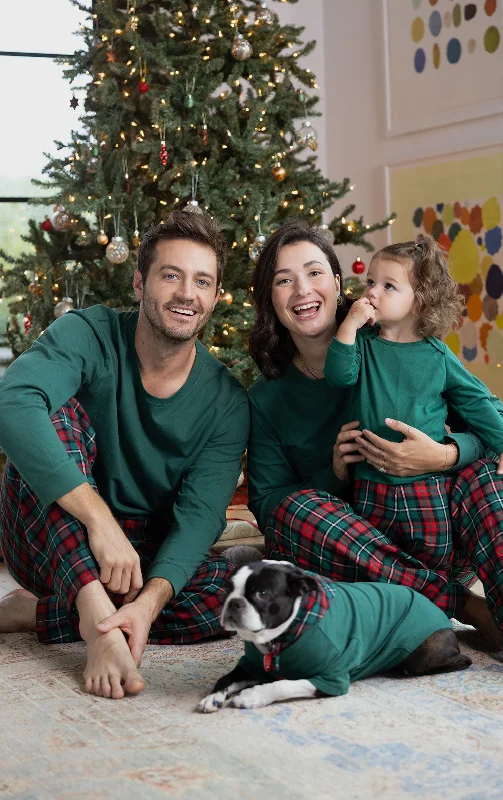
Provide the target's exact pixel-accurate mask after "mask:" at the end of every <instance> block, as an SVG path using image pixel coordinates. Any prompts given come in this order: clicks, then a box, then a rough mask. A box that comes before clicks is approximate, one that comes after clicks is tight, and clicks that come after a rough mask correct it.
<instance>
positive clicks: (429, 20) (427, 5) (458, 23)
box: [382, 0, 503, 136]
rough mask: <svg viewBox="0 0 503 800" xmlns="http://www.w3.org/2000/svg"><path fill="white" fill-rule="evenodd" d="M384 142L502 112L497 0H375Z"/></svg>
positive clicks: (501, 17) (501, 7) (502, 22)
mask: <svg viewBox="0 0 503 800" xmlns="http://www.w3.org/2000/svg"><path fill="white" fill-rule="evenodd" d="M382 2H383V10H384V46H385V66H386V100H387V132H388V134H389V135H390V136H394V135H397V134H401V133H407V132H409V131H417V130H422V129H425V128H432V127H436V126H438V125H447V124H450V123H455V122H460V121H461V120H466V119H474V118H477V117H483V116H489V115H492V114H497V113H501V112H503V42H502V41H501V38H502V34H503V0H474V2H471V3H469V2H463V3H458V2H454V0H382Z"/></svg>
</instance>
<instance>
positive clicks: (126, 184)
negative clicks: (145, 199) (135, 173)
mask: <svg viewBox="0 0 503 800" xmlns="http://www.w3.org/2000/svg"><path fill="white" fill-rule="evenodd" d="M124 191H125V192H126V194H131V181H130V180H129V171H128V166H127V161H126V159H124Z"/></svg>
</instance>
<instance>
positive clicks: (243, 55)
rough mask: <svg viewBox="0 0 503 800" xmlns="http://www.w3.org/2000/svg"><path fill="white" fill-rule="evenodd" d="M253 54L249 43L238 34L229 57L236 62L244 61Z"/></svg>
mask: <svg viewBox="0 0 503 800" xmlns="http://www.w3.org/2000/svg"><path fill="white" fill-rule="evenodd" d="M252 53H253V47H252V46H251V44H250V42H249V41H247V39H245V37H244V36H243V34H242V33H238V34H237V35H236V36H235V37H234V41H233V43H232V47H231V55H232V57H233V58H235V59H236V61H246V60H247V59H248V58H250V56H251V54H252Z"/></svg>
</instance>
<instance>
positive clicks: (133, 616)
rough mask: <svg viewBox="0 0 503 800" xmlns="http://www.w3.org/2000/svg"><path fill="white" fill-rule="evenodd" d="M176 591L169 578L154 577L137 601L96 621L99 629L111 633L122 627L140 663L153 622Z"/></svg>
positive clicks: (134, 655) (133, 653)
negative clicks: (114, 629)
mask: <svg viewBox="0 0 503 800" xmlns="http://www.w3.org/2000/svg"><path fill="white" fill-rule="evenodd" d="M173 595H174V591H173V587H172V585H171V583H170V582H169V581H167V580H164V578H151V579H150V580H149V581H147V583H146V586H145V588H144V589H143V591H142V593H141V594H140V595H139V597H137V599H136V600H135V601H134V602H133V603H128V604H127V605H123V606H122V608H119V609H118V610H117V611H116V612H115V614H111V615H110V616H109V617H106V619H103V620H102V621H101V622H99V623H98V624H97V625H96V630H98V631H99V632H100V633H107V631H111V630H112V629H113V628H120V629H121V631H122V632H123V633H125V634H126V635H127V636H128V645H129V649H130V650H131V655H132V656H133V658H134V660H135V662H136V665H137V666H138V667H139V666H140V662H141V659H142V656H143V653H144V652H145V647H146V646H147V641H148V634H149V631H150V626H151V624H152V622H153V621H154V620H155V619H156V618H157V617H158V616H159V614H160V612H161V611H162V609H163V608H164V607H165V606H166V605H167V604H168V603H169V601H170V600H172V599H173Z"/></svg>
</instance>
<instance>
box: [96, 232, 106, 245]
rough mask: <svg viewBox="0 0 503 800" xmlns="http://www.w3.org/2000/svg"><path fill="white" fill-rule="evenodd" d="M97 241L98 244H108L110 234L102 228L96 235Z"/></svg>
mask: <svg viewBox="0 0 503 800" xmlns="http://www.w3.org/2000/svg"><path fill="white" fill-rule="evenodd" d="M96 241H97V242H98V244H102V245H106V244H108V236H107V235H106V233H105V231H104V230H103V229H101V231H100V232H99V233H98V235H97V237H96Z"/></svg>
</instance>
